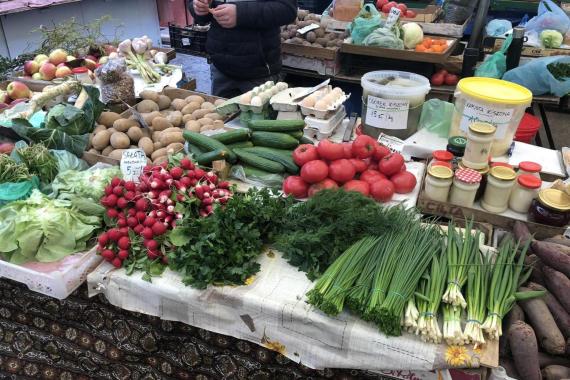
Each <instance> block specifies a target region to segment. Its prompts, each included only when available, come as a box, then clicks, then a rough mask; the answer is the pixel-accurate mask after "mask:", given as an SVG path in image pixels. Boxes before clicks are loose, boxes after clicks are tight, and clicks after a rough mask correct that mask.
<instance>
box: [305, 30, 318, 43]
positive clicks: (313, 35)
mask: <svg viewBox="0 0 570 380" xmlns="http://www.w3.org/2000/svg"><path fill="white" fill-rule="evenodd" d="M305 39H306V40H307V41H309V42H310V43H313V42H315V41H316V40H317V33H315V32H313V31H310V32H309V33H307V34H305Z"/></svg>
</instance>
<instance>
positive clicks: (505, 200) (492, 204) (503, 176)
mask: <svg viewBox="0 0 570 380" xmlns="http://www.w3.org/2000/svg"><path fill="white" fill-rule="evenodd" d="M516 178H517V175H516V173H515V171H514V170H513V169H511V168H507V167H504V166H496V167H494V168H492V169H491V170H489V175H488V176H487V187H486V189H485V194H484V195H483V200H482V201H481V207H483V208H484V209H485V210H487V211H489V212H492V213H495V214H499V213H501V212H504V211H505V210H506V209H507V208H508V207H509V198H510V196H511V191H512V189H513V186H514V185H515V179H516Z"/></svg>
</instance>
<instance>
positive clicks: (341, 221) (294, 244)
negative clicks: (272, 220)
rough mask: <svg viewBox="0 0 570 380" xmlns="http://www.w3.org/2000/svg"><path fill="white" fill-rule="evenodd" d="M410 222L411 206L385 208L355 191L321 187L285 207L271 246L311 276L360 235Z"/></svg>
mask: <svg viewBox="0 0 570 380" xmlns="http://www.w3.org/2000/svg"><path fill="white" fill-rule="evenodd" d="M411 223H416V220H415V211H414V210H405V209H404V208H403V207H391V208H385V207H383V206H382V205H380V204H378V203H377V202H375V201H374V200H373V199H371V198H367V197H365V196H363V195H362V194H359V193H356V192H344V191H334V190H323V191H319V192H318V193H317V194H316V195H315V196H314V197H312V198H310V199H309V200H308V201H307V202H304V203H302V204H299V205H297V206H295V207H291V208H290V209H289V210H288V211H287V215H286V218H285V219H284V221H283V225H282V229H281V231H282V233H280V234H279V235H278V236H277V238H276V241H275V247H276V248H277V249H278V250H280V251H281V252H283V254H284V257H285V258H286V259H287V260H288V261H289V263H290V264H291V265H294V266H296V267H298V268H299V269H300V270H302V271H304V272H306V273H307V276H308V277H309V278H310V279H311V280H314V279H316V278H318V277H319V276H320V275H321V274H323V272H324V271H325V270H326V269H327V268H328V267H329V266H330V265H331V264H332V263H333V262H334V261H335V260H336V259H337V258H338V257H339V256H340V254H341V253H342V252H344V251H345V250H346V249H347V248H348V247H350V246H351V245H352V244H353V243H354V242H356V241H358V240H359V239H361V238H362V237H364V236H376V235H381V234H382V233H383V232H386V231H388V230H391V229H394V230H399V229H402V230H405V229H406V228H407V225H409V224H411Z"/></svg>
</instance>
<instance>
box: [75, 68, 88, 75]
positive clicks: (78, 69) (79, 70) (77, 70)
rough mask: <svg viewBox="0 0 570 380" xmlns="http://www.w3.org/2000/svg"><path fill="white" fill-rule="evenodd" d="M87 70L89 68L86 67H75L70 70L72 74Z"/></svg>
mask: <svg viewBox="0 0 570 380" xmlns="http://www.w3.org/2000/svg"><path fill="white" fill-rule="evenodd" d="M88 71H89V69H88V68H87V67H76V68H74V69H73V70H71V72H72V73H73V74H83V73H86V72H88Z"/></svg>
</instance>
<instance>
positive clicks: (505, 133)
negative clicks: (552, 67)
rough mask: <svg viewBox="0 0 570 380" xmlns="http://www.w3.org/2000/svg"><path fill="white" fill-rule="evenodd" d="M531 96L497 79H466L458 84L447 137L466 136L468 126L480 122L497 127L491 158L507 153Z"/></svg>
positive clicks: (522, 89) (518, 86) (523, 88)
mask: <svg viewBox="0 0 570 380" xmlns="http://www.w3.org/2000/svg"><path fill="white" fill-rule="evenodd" d="M531 102H532V93H531V92H530V91H529V90H528V89H526V88H525V87H523V86H520V85H518V84H515V83H511V82H507V81H504V80H500V79H493V78H481V77H470V78H465V79H462V80H460V81H459V83H458V84H457V90H456V91H455V110H454V112H453V118H452V120H451V129H450V134H449V135H450V136H456V135H462V136H466V135H467V131H468V128H469V125H470V124H471V123H473V122H474V121H482V122H486V123H490V124H493V125H494V126H495V127H497V131H496V133H495V139H494V141H493V146H492V148H491V155H492V156H493V157H497V156H502V155H504V154H505V153H507V151H508V150H509V147H510V146H511V143H512V141H513V138H514V136H515V133H516V131H517V128H518V126H519V123H520V121H521V119H522V117H523V115H524V113H525V109H526V108H527V107H529V106H530V103H531Z"/></svg>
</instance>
